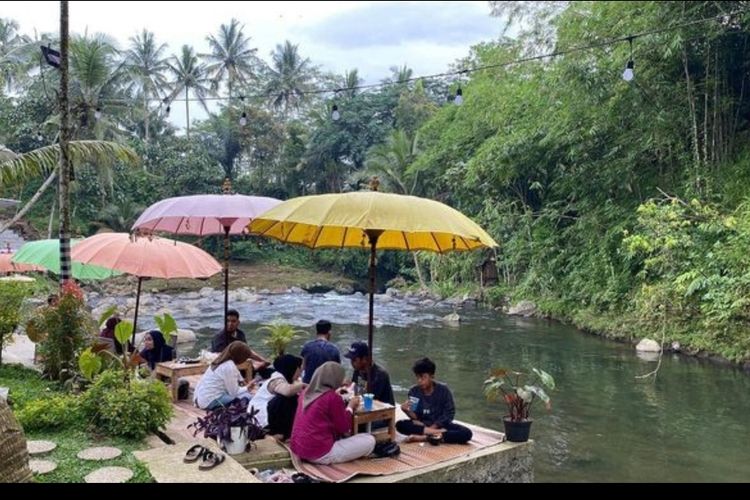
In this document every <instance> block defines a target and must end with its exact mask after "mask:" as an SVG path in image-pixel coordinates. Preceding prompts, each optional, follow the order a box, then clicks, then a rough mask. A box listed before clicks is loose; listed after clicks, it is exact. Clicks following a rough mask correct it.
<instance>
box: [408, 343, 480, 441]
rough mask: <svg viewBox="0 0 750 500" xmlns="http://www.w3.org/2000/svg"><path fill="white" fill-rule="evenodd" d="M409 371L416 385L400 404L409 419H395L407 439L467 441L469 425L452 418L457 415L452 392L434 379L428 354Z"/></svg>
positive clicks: (433, 366)
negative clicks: (415, 380) (415, 379)
mask: <svg viewBox="0 0 750 500" xmlns="http://www.w3.org/2000/svg"><path fill="white" fill-rule="evenodd" d="M412 371H413V372H414V375H415V376H416V377H417V385H414V386H412V388H411V389H409V397H408V399H407V400H406V401H405V402H404V403H403V404H402V405H401V409H402V410H404V413H406V415H407V416H408V417H409V420H399V421H398V422H396V430H397V431H398V432H399V433H401V434H405V435H407V436H408V437H409V438H408V439H409V441H429V442H430V444H438V443H440V442H445V443H459V444H463V443H467V442H469V440H470V439H471V436H472V432H471V429H469V428H468V427H464V426H463V425H460V424H457V423H455V422H454V421H453V417H454V416H455V415H456V407H455V405H454V403H453V393H451V390H450V389H449V388H448V386H447V385H445V384H443V383H442V382H438V381H437V380H435V363H434V362H432V360H430V358H422V359H419V360H417V362H416V363H414V366H413V367H412ZM428 437H429V439H428Z"/></svg>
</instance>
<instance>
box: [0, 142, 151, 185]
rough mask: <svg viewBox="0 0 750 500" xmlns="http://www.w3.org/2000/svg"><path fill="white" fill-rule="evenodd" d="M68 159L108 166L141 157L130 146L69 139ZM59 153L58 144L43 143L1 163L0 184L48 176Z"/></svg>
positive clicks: (78, 163) (135, 161)
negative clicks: (47, 144)
mask: <svg viewBox="0 0 750 500" xmlns="http://www.w3.org/2000/svg"><path fill="white" fill-rule="evenodd" d="M69 151H70V153H69V154H70V160H71V163H72V165H74V166H82V165H83V164H85V163H89V164H94V165H97V166H109V165H112V164H113V163H114V162H116V161H120V162H123V163H125V164H126V165H129V166H137V165H139V164H140V158H139V157H138V155H137V154H136V152H135V151H133V149H131V148H130V147H128V146H124V145H122V144H118V143H116V142H109V141H71V142H70V144H69ZM59 156H60V147H59V145H58V144H52V145H50V146H44V147H42V148H39V149H35V150H33V151H29V152H28V153H23V154H20V155H18V156H17V157H16V158H15V159H11V160H9V161H5V162H0V185H7V184H12V183H15V182H23V181H26V180H28V179H30V178H32V177H39V176H43V175H48V174H49V173H50V172H52V171H53V170H54V169H55V168H57V165H58V162H59Z"/></svg>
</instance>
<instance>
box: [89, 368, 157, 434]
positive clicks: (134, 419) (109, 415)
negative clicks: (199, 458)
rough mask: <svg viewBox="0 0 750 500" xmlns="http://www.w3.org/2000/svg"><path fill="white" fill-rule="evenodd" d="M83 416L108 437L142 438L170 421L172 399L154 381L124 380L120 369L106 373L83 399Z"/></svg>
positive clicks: (98, 378) (95, 382) (96, 381)
mask: <svg viewBox="0 0 750 500" xmlns="http://www.w3.org/2000/svg"><path fill="white" fill-rule="evenodd" d="M82 408H83V412H84V415H85V416H86V417H87V418H88V419H89V421H91V423H92V424H94V425H95V426H96V427H98V428H99V429H100V430H102V431H103V432H105V433H106V434H108V435H110V436H124V437H128V438H134V439H142V438H144V437H145V436H146V435H148V434H149V433H151V432H154V431H157V430H159V429H160V428H162V427H164V426H165V425H166V424H167V422H169V420H170V419H171V418H172V398H171V396H170V394H169V391H168V390H167V388H166V387H165V386H164V384H162V383H161V382H159V381H157V380H151V379H146V380H137V379H131V380H128V381H125V380H124V375H123V373H122V372H121V371H119V370H107V371H105V372H103V373H102V374H101V375H100V376H99V377H97V379H96V380H95V381H94V383H93V385H92V386H91V388H90V389H89V390H88V391H86V393H85V394H84V395H83V398H82Z"/></svg>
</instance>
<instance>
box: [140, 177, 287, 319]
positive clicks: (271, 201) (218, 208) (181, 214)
mask: <svg viewBox="0 0 750 500" xmlns="http://www.w3.org/2000/svg"><path fill="white" fill-rule="evenodd" d="M224 190H225V192H228V191H230V190H231V186H230V185H229V183H228V181H225V182H224ZM279 203H281V200H277V199H276V198H267V197H264V196H247V195H242V194H198V195H192V196H178V197H176V198H167V199H165V200H161V201H158V202H156V203H154V204H153V205H151V206H150V207H148V208H147V209H146V210H145V211H144V212H143V213H142V214H141V216H140V217H138V220H137V221H135V224H133V230H139V231H148V232H156V231H163V232H167V233H172V234H191V235H195V236H206V235H211V234H223V235H224V328H226V317H227V309H228V308H229V235H230V234H247V229H246V228H247V225H248V224H249V223H250V222H251V221H252V220H253V219H255V217H257V216H258V215H260V214H262V213H263V212H265V211H267V210H269V209H270V208H273V207H275V206H276V205H278V204H279Z"/></svg>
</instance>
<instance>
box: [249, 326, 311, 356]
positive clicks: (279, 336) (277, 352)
mask: <svg viewBox="0 0 750 500" xmlns="http://www.w3.org/2000/svg"><path fill="white" fill-rule="evenodd" d="M258 332H268V334H269V336H268V338H267V339H265V340H264V341H263V342H264V343H265V344H266V345H267V346H269V347H270V348H271V349H272V350H273V354H274V356H281V355H283V354H284V351H285V350H286V348H287V346H288V345H289V343H290V342H291V341H292V340H294V339H295V338H297V337H298V336H299V335H306V332H305V331H304V330H298V329H295V328H294V327H293V326H292V325H289V324H287V323H282V322H280V321H274V322H273V323H271V324H270V325H269V326H262V327H260V328H258Z"/></svg>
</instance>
